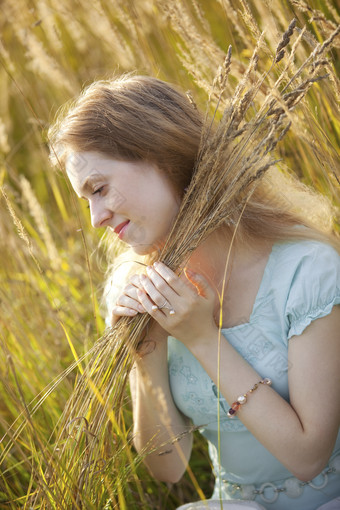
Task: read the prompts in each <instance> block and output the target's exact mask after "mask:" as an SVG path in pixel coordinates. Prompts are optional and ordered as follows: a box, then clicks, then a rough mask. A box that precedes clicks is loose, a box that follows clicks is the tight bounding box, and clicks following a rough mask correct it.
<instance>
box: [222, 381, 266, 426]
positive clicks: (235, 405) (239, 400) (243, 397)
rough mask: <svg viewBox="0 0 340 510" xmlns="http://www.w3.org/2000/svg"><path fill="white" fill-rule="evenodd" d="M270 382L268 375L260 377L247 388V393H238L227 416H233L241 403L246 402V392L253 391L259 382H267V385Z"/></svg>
mask: <svg viewBox="0 0 340 510" xmlns="http://www.w3.org/2000/svg"><path fill="white" fill-rule="evenodd" d="M271 383H272V381H271V380H270V379H269V378H268V377H265V378H264V379H261V381H259V382H257V383H256V384H254V386H253V387H252V388H251V389H250V390H248V391H247V393H245V394H244V395H240V396H239V397H238V398H237V400H236V401H235V402H233V403H232V404H231V407H230V409H229V411H228V413H227V415H228V416H229V418H235V414H236V412H237V411H238V410H239V409H240V407H241V406H242V405H243V404H245V403H246V402H247V395H248V394H249V395H250V393H253V391H255V390H256V389H257V388H258V387H259V385H260V384H267V385H268V386H270V385H271Z"/></svg>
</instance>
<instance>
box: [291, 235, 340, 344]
mask: <svg viewBox="0 0 340 510" xmlns="http://www.w3.org/2000/svg"><path fill="white" fill-rule="evenodd" d="M306 248H307V249H306V250H305V253H304V254H303V255H302V257H301V258H300V260H299V263H298V264H297V266H296V268H295V272H294V275H293V279H292V282H291V288H290V291H289V294H288V296H287V302H286V320H287V322H288V339H289V338H291V337H292V336H294V335H301V333H302V332H303V331H304V329H305V328H306V327H307V326H308V325H309V324H310V323H311V322H312V321H313V320H315V319H319V318H321V317H325V316H326V315H328V314H329V313H331V311H332V308H333V306H334V305H337V304H339V303H340V255H339V254H338V253H337V252H336V250H335V249H334V248H332V247H331V246H330V245H327V244H325V243H321V242H312V243H308V244H307V245H306ZM339 326H340V325H339Z"/></svg>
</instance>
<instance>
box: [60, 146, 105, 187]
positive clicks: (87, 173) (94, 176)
mask: <svg viewBox="0 0 340 510" xmlns="http://www.w3.org/2000/svg"><path fill="white" fill-rule="evenodd" d="M110 164H112V162H111V161H110V159H105V158H103V157H101V155H99V154H96V153H89V152H88V153H87V152H81V153H80V152H72V153H70V154H69V156H68V157H67V159H66V165H65V167H66V173H67V176H68V178H69V179H70V181H71V184H72V186H73V187H74V189H75V191H76V192H77V193H78V194H79V193H81V192H83V191H84V189H85V190H86V188H91V186H92V184H93V183H94V182H97V181H98V180H99V179H101V178H102V177H105V176H106V175H107V174H108V173H109V172H110Z"/></svg>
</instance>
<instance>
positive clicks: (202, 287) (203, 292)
mask: <svg viewBox="0 0 340 510" xmlns="http://www.w3.org/2000/svg"><path fill="white" fill-rule="evenodd" d="M184 273H185V276H186V277H187V279H188V280H189V281H190V283H191V284H192V285H194V286H195V287H196V289H197V291H198V294H199V295H200V296H203V297H205V298H207V299H209V298H212V297H214V296H215V292H214V290H213V289H212V287H211V286H210V284H209V282H208V281H207V280H206V279H205V278H204V276H202V275H201V274H199V273H195V271H192V270H191V269H189V268H185V269H184Z"/></svg>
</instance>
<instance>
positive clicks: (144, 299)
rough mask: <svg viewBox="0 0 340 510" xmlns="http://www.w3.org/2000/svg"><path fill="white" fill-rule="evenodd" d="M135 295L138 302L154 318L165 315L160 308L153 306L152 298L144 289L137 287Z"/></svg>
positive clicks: (160, 317)
mask: <svg viewBox="0 0 340 510" xmlns="http://www.w3.org/2000/svg"><path fill="white" fill-rule="evenodd" d="M137 295H138V299H139V301H140V303H141V304H142V305H143V307H144V308H145V310H146V311H147V312H148V313H149V314H150V315H151V316H152V317H154V318H155V319H156V320H160V319H162V318H164V317H165V313H163V311H162V310H159V309H158V308H155V306H154V302H153V300H152V299H151V298H150V297H149V296H148V294H147V293H146V291H143V290H140V289H138V290H137Z"/></svg>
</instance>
